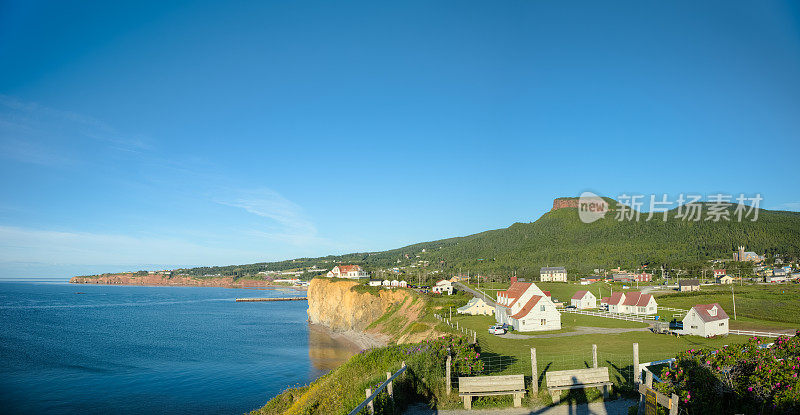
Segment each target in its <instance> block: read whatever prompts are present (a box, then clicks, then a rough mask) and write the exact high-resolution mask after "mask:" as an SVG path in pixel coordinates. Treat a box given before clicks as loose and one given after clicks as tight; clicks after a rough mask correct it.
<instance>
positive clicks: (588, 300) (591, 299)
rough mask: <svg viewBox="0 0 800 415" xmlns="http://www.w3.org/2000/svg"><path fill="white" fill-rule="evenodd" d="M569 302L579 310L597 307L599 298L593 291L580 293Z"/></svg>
mask: <svg viewBox="0 0 800 415" xmlns="http://www.w3.org/2000/svg"><path fill="white" fill-rule="evenodd" d="M569 302H570V305H573V306H575V307H576V308H577V309H579V310H584V309H587V308H596V307H597V297H595V296H594V294H592V292H591V291H578V292H576V293H575V295H573V296H572V298H571V299H570V300H569Z"/></svg>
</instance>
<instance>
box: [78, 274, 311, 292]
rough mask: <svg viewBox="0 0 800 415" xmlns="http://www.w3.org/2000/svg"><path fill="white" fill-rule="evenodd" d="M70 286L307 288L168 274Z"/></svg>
mask: <svg viewBox="0 0 800 415" xmlns="http://www.w3.org/2000/svg"><path fill="white" fill-rule="evenodd" d="M69 282H70V284H101V285H141V286H177V287H220V288H267V287H270V288H278V287H281V288H294V289H298V290H305V287H290V286H284V285H279V284H274V283H272V282H271V281H268V280H256V279H244V278H239V279H236V278H234V277H202V278H198V277H190V276H182V275H181V276H172V275H166V274H147V275H139V274H136V273H133V272H125V273H119V274H102V275H92V276H80V277H72V278H70V280H69Z"/></svg>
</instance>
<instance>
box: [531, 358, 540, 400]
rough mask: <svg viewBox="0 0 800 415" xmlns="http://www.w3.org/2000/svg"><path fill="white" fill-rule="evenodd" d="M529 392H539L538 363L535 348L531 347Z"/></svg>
mask: <svg viewBox="0 0 800 415" xmlns="http://www.w3.org/2000/svg"><path fill="white" fill-rule="evenodd" d="M531 376H532V377H531V393H532V394H533V395H534V396H535V395H538V394H539V365H537V364H536V348H535V347H531Z"/></svg>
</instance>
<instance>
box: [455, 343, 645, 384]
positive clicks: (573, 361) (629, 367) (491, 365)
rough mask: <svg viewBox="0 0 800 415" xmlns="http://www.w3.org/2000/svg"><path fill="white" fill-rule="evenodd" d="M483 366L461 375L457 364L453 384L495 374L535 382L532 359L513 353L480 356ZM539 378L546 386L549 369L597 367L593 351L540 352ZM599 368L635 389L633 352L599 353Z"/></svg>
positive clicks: (615, 380)
mask: <svg viewBox="0 0 800 415" xmlns="http://www.w3.org/2000/svg"><path fill="white" fill-rule="evenodd" d="M480 361H481V363H482V365H481V366H482V369H481V370H479V371H474V372H473V373H470V374H458V373H456V371H455V367H453V368H451V369H452V370H451V372H452V374H451V378H450V384H451V386H452V387H453V388H458V378H459V377H470V376H496V375H513V374H523V375H525V378H526V382H532V381H533V380H532V374H533V372H532V370H533V368H532V364H531V363H532V362H531V360H530V359H519V358H517V357H514V356H500V355H482V356H480ZM536 362H537V364H536V366H537V371H538V373H537V378H538V379H536V381H537V382H538V383H539V385H540V387H543V386H544V385H545V376H546V374H547V372H549V371H557V370H572V369H585V368H592V367H594V358H593V356H592V351H591V350H588V351H587V352H584V353H573V354H537V357H536ZM597 365H598V367H608V374H609V378H610V381H611V382H612V383H613V384H614V385H615V386H616V387H617V388H618V389H626V390H633V389H634V387H635V385H634V368H633V354H632V353H631V354H622V353H605V352H600V351H598V352H597Z"/></svg>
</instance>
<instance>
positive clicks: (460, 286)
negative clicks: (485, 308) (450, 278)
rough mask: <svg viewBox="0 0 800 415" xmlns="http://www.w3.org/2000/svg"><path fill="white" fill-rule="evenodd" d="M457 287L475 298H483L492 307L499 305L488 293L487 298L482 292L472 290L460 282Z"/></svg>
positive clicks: (456, 284)
mask: <svg viewBox="0 0 800 415" xmlns="http://www.w3.org/2000/svg"><path fill="white" fill-rule="evenodd" d="M455 286H456V287H458V289H459V290H462V291H466V292H468V293H470V294H472V296H473V297H478V298H483V299H484V300H485V301H486V304H489V305H490V306H492V307H494V306H496V305H497V304H496V303H495V302H494V300H492V297H491V294H489V293H486V296H484V295H483V293H482V292H480V291H478V290H473V289H472V288H469V287H467V286H466V285H465V284H463V283H460V282H457V283H455Z"/></svg>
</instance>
